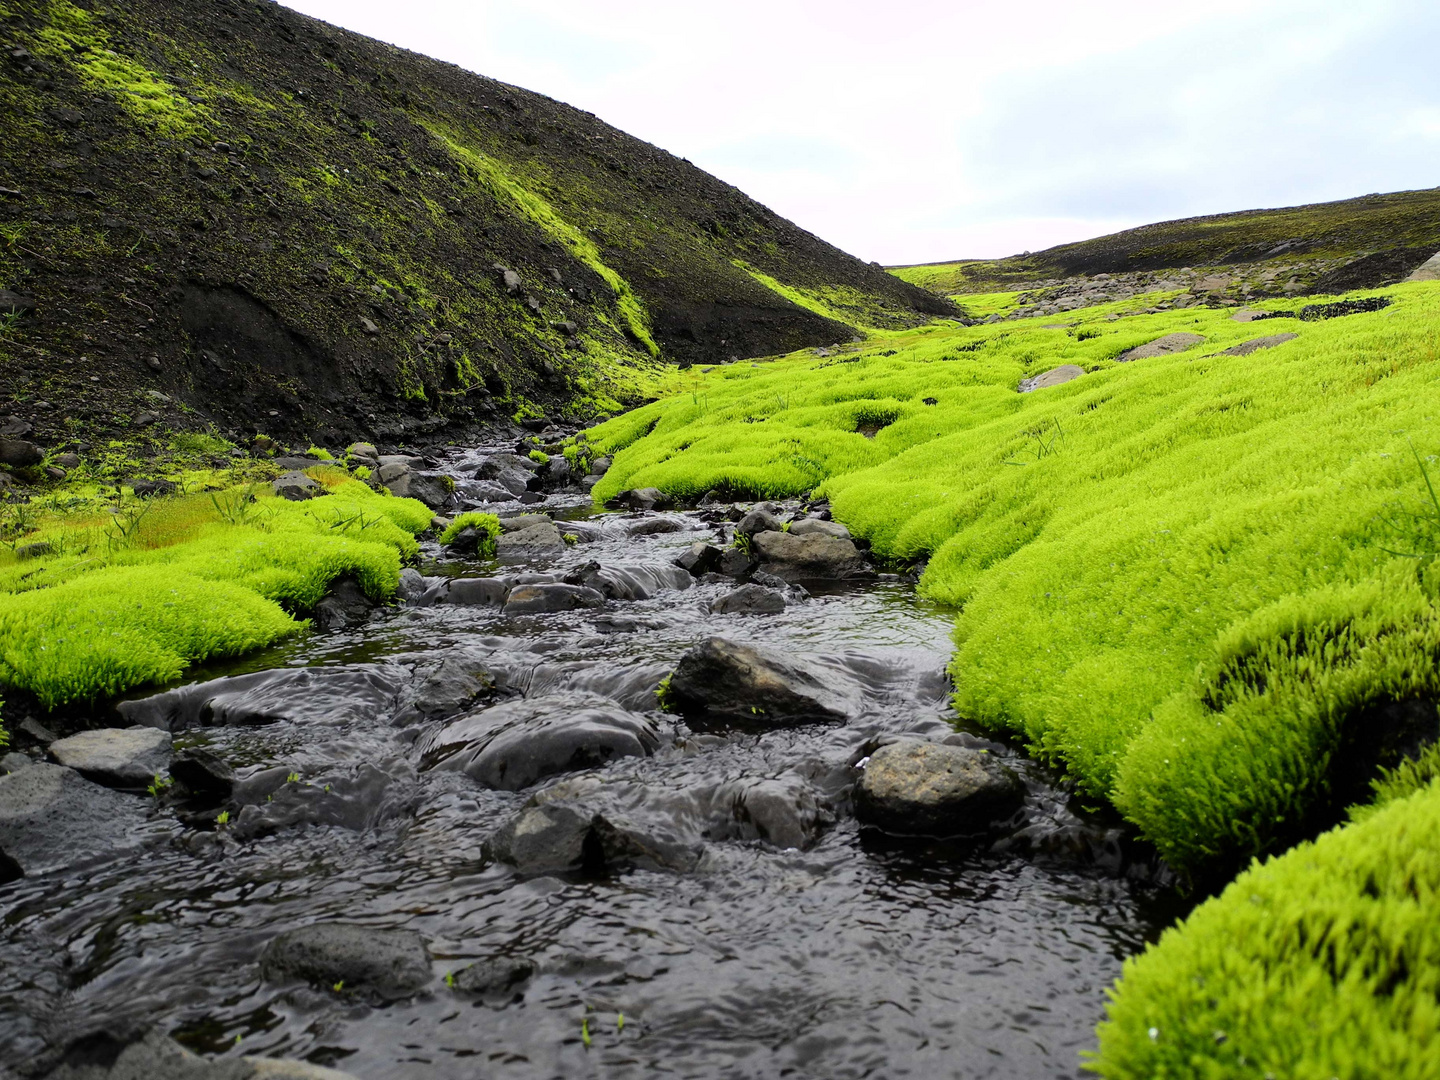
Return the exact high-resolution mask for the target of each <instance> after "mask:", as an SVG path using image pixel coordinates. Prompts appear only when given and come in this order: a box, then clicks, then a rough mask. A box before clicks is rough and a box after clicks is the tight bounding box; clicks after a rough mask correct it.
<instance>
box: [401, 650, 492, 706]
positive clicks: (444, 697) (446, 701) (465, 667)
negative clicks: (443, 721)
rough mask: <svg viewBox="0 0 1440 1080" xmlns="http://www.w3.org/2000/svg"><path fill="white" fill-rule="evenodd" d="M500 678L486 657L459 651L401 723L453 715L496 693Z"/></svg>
mask: <svg viewBox="0 0 1440 1080" xmlns="http://www.w3.org/2000/svg"><path fill="white" fill-rule="evenodd" d="M495 689H496V678H495V675H494V674H493V673H492V672H491V671H490V667H489V664H488V662H487V661H486V659H485V658H484V657H482V656H479V655H476V654H472V653H467V652H464V651H460V650H457V651H456V652H455V653H453V654H452V655H450V656H447V657H445V659H444V660H442V661H441V662H440V665H439V667H437V668H435V670H434V671H432V672H431V673H430V674H429V675H428V676H426V678H425V681H424V682H422V683H421V684H420V686H419V688H418V689H417V690H416V692H415V697H414V699H413V700H412V701H411V702H410V703H409V704H408V705H407V706H406V707H405V708H404V709H402V710H401V712H400V714H399V715H398V716H397V717H396V721H395V722H396V723H397V724H404V723H414V722H416V721H420V720H433V719H439V718H443V717H447V716H453V715H455V714H456V713H458V712H461V711H463V710H465V709H468V708H470V707H471V706H473V705H474V704H475V702H476V701H478V700H479V699H481V698H485V697H489V696H490V695H492V694H494V693H495Z"/></svg>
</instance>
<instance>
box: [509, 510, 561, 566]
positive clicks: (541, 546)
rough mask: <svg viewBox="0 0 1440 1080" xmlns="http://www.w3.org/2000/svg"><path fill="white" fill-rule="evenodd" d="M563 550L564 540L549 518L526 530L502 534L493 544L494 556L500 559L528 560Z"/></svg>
mask: <svg viewBox="0 0 1440 1080" xmlns="http://www.w3.org/2000/svg"><path fill="white" fill-rule="evenodd" d="M534 516H536V517H539V516H540V515H538V514H537V515H534ZM564 550H565V538H564V537H563V536H561V535H560V530H559V529H557V528H556V527H555V523H554V522H553V521H551V520H550V519H549V518H545V519H544V520H543V521H541V522H537V523H536V524H534V525H531V526H529V527H528V528H524V529H515V530H513V531H507V532H504V533H502V534H501V535H500V539H499V540H498V541H496V544H495V554H496V555H497V556H498V557H500V558H501V559H528V558H534V557H536V556H544V555H554V554H556V553H558V552H561V551H564Z"/></svg>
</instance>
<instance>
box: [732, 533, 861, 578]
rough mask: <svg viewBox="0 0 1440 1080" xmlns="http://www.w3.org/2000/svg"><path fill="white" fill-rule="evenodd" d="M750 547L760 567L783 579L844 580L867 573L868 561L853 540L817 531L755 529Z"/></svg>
mask: <svg viewBox="0 0 1440 1080" xmlns="http://www.w3.org/2000/svg"><path fill="white" fill-rule="evenodd" d="M751 549H752V551H753V553H754V557H755V559H756V560H757V561H758V562H759V564H760V569H761V570H763V571H765V572H766V573H767V574H774V575H775V576H776V577H778V578H783V579H784V580H785V581H815V580H826V579H829V580H846V579H852V580H853V579H857V578H865V577H869V576H871V574H872V571H871V569H870V565H869V563H867V562H866V561H865V557H864V556H863V555H861V554H860V549H859V548H857V547H856V546H855V544H854V542H852V541H850V540H845V539H842V538H840V537H837V536H823V535H819V534H817V533H811V534H809V535H801V536H796V535H794V534H793V533H779V532H763V533H757V534H756V535H755V538H754V539H753V540H752V541H751Z"/></svg>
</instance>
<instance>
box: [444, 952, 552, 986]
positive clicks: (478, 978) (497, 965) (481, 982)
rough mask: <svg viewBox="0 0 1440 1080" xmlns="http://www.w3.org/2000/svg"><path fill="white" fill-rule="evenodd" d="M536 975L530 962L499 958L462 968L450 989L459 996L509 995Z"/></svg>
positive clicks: (453, 979)
mask: <svg viewBox="0 0 1440 1080" xmlns="http://www.w3.org/2000/svg"><path fill="white" fill-rule="evenodd" d="M534 974H535V965H534V964H533V963H532V962H531V961H529V960H518V959H513V958H510V957H499V958H496V959H494V960H480V961H477V962H476V963H474V964H469V965H467V966H466V967H463V968H461V969H460V970H459V971H457V972H455V974H454V976H453V977H452V978H451V980H450V987H451V989H453V990H454V991H455V992H456V993H457V994H477V995H480V994H508V993H510V992H511V991H513V990H514V989H515V987H517V986H519V985H520V984H521V983H523V982H525V980H526V979H529V978H530V977H531V976H532V975H534Z"/></svg>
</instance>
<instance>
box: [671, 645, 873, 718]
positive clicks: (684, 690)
mask: <svg viewBox="0 0 1440 1080" xmlns="http://www.w3.org/2000/svg"><path fill="white" fill-rule="evenodd" d="M668 693H669V696H670V699H671V701H673V702H674V704H675V707H676V708H677V709H679V710H680V711H681V712H708V713H711V714H714V715H719V716H727V717H731V718H734V719H740V720H744V721H747V722H751V723H762V724H776V723H786V722H796V721H799V722H804V721H809V720H823V721H831V722H834V721H843V720H846V719H848V718H849V717H851V716H854V715H856V714H858V713H859V711H860V708H861V698H860V693H859V690H858V688H857V687H856V686H855V684H854V682H853V680H852V679H851V678H849V677H848V676H847V675H846V674H844V673H843V672H842V671H840V670H839V669H838V668H829V667H825V666H822V665H821V664H819V663H817V662H815V661H811V660H805V659H801V658H798V657H795V656H792V655H782V654H781V653H779V652H776V651H773V650H770V649H764V648H761V647H758V646H754V645H742V644H740V643H739V642H735V641H730V640H728V639H726V638H722V637H711V638H706V639H705V640H704V641H702V642H700V643H699V644H698V645H696V646H694V647H693V648H692V649H691V650H690V651H689V652H687V653H686V654H685V655H684V656H683V657H681V659H680V663H679V664H678V665H677V666H676V668H675V670H674V672H673V673H671V676H670V685H669V690H668Z"/></svg>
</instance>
